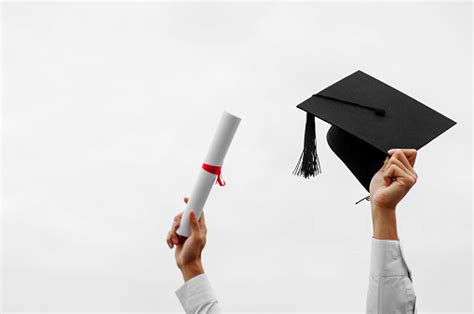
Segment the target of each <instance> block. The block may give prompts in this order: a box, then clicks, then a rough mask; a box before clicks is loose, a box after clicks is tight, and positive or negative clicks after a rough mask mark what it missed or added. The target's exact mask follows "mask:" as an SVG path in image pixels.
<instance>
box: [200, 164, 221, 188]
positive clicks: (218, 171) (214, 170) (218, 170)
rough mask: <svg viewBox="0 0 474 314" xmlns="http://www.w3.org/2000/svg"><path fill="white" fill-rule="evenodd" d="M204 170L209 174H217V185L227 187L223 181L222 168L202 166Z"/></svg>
mask: <svg viewBox="0 0 474 314" xmlns="http://www.w3.org/2000/svg"><path fill="white" fill-rule="evenodd" d="M202 169H204V170H206V171H207V172H209V173H212V174H215V175H216V176H217V181H216V184H217V183H219V185H220V186H224V185H225V182H224V180H222V174H221V169H222V167H219V166H212V165H208V164H202Z"/></svg>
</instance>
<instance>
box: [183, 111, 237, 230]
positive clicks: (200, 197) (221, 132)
mask: <svg viewBox="0 0 474 314" xmlns="http://www.w3.org/2000/svg"><path fill="white" fill-rule="evenodd" d="M240 120H241V119H240V118H239V117H236V116H234V115H231V114H230V113H228V112H225V111H224V113H223V114H222V117H221V121H220V122H219V126H218V127H217V131H216V133H215V135H214V138H213V139H212V142H211V146H210V148H209V151H208V153H207V156H206V158H205V159H204V163H205V164H208V165H212V166H218V167H220V166H222V163H223V162H224V157H225V155H226V153H227V151H228V150H229V146H230V143H231V142H232V139H233V138H234V134H235V131H237V127H238V126H239V123H240ZM216 179H217V175H215V174H212V173H209V172H207V171H206V170H204V169H201V170H200V172H199V176H198V179H197V181H196V183H195V184H194V188H193V191H192V193H191V195H190V197H189V201H188V204H187V205H186V210H185V211H184V214H183V217H182V218H181V223H180V226H179V228H178V230H177V233H178V234H179V235H182V236H185V237H188V236H189V235H190V233H191V229H190V226H189V214H190V212H191V211H192V210H194V212H195V213H196V217H197V218H198V219H199V217H200V216H201V212H202V210H203V208H204V205H205V204H206V200H207V197H208V196H209V193H210V192H211V189H212V186H213V185H214V183H215V182H216Z"/></svg>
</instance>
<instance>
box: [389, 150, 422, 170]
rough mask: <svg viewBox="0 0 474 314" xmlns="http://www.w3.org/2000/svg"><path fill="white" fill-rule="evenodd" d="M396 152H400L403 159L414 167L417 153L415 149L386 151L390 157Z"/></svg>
mask: <svg viewBox="0 0 474 314" xmlns="http://www.w3.org/2000/svg"><path fill="white" fill-rule="evenodd" d="M396 151H401V152H402V153H403V154H404V155H405V157H406V158H407V160H408V162H409V163H410V165H411V166H412V167H414V166H415V161H416V155H417V151H416V149H412V148H403V149H391V150H389V151H388V154H389V155H390V156H391V155H393V154H394V153H395V152H396Z"/></svg>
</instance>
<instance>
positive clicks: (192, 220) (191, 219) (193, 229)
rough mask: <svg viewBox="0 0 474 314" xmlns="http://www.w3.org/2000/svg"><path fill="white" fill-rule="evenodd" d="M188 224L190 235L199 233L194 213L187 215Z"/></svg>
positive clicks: (199, 229)
mask: <svg viewBox="0 0 474 314" xmlns="http://www.w3.org/2000/svg"><path fill="white" fill-rule="evenodd" d="M189 223H190V225H191V234H199V233H200V232H201V228H200V226H199V222H198V220H197V217H196V213H195V212H194V211H191V212H190V213H189Z"/></svg>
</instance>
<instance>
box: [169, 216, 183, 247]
mask: <svg viewBox="0 0 474 314" xmlns="http://www.w3.org/2000/svg"><path fill="white" fill-rule="evenodd" d="M182 217H183V213H180V214H178V215H176V216H175V217H174V220H173V225H172V226H171V230H170V240H171V242H172V243H173V244H180V243H181V242H182V240H181V239H180V238H179V236H178V234H177V233H176V230H178V228H179V226H180V224H181V219H182Z"/></svg>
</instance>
